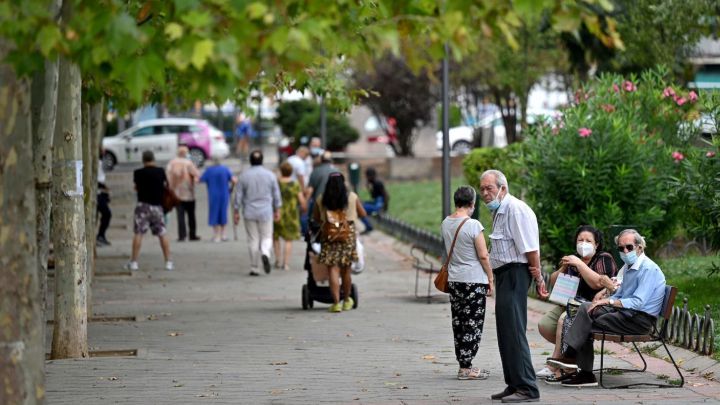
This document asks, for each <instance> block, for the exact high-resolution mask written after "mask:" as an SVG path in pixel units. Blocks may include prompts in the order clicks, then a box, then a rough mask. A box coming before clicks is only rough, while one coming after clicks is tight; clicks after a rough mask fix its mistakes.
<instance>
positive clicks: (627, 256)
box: [620, 250, 637, 267]
mask: <svg viewBox="0 0 720 405" xmlns="http://www.w3.org/2000/svg"><path fill="white" fill-rule="evenodd" d="M620 258H621V259H622V261H623V262H625V264H627V266H628V267H630V266H632V265H633V263H635V261H637V252H636V251H634V250H633V251H632V252H628V253H625V252H620Z"/></svg>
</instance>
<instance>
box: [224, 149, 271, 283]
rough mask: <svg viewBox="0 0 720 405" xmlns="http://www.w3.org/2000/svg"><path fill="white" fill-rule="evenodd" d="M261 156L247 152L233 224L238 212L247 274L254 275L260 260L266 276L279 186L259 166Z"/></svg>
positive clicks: (256, 152)
mask: <svg viewBox="0 0 720 405" xmlns="http://www.w3.org/2000/svg"><path fill="white" fill-rule="evenodd" d="M262 163H263V154H262V152H261V151H259V150H254V151H252V152H251V153H250V168H249V169H247V170H246V171H245V172H243V173H242V174H241V175H240V180H239V182H238V185H237V187H236V189H237V191H236V192H235V204H234V208H235V212H234V218H233V219H234V221H235V224H237V223H239V222H240V210H242V216H243V221H245V233H246V234H247V242H248V250H249V251H250V275H251V276H257V275H259V273H258V260H259V259H261V260H262V264H263V269H264V270H265V273H270V254H271V250H272V244H273V243H272V235H273V220H275V221H277V220H279V219H280V207H281V206H282V200H281V199H280V187H279V186H278V182H277V178H275V175H274V174H273V172H271V171H270V170H268V169H266V168H264V167H263V166H262Z"/></svg>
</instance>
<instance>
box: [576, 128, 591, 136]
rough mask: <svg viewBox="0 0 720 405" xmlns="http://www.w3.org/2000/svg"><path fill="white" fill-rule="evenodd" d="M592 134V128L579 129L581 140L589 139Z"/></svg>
mask: <svg viewBox="0 0 720 405" xmlns="http://www.w3.org/2000/svg"><path fill="white" fill-rule="evenodd" d="M591 134H592V129H590V128H580V129H578V135H580V137H581V138H587V137H589V136H590V135H591Z"/></svg>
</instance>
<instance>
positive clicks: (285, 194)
mask: <svg viewBox="0 0 720 405" xmlns="http://www.w3.org/2000/svg"><path fill="white" fill-rule="evenodd" d="M292 174H293V167H292V165H290V163H288V162H283V163H282V164H281V165H280V176H279V177H278V184H279V185H280V198H281V199H282V206H281V207H280V220H278V221H277V222H275V224H274V225H275V226H274V228H273V247H274V248H275V268H277V269H279V268H282V269H283V270H289V269H290V267H289V265H288V259H289V258H290V254H291V253H292V241H294V240H298V239H300V211H299V210H302V211H303V212H304V211H306V210H307V201H306V200H305V196H304V195H303V193H302V191H301V189H300V184H298V182H297V181H295V180H293V179H292ZM280 239H282V240H283V243H284V248H283V250H282V252H280ZM281 253H282V254H281ZM281 256H282V263H281V262H280V257H281Z"/></svg>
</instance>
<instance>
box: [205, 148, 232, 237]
mask: <svg viewBox="0 0 720 405" xmlns="http://www.w3.org/2000/svg"><path fill="white" fill-rule="evenodd" d="M213 163H214V164H213V165H212V166H210V167H208V168H207V169H205V173H203V175H202V177H200V181H202V182H203V183H205V184H207V190H208V225H210V226H212V227H213V238H212V241H213V242H224V241H227V240H228V238H227V237H226V236H225V225H227V222H228V219H227V212H228V203H229V202H230V189H231V188H232V186H233V185H234V184H235V183H237V178H235V176H233V174H232V172H231V171H230V169H229V168H228V167H227V166H224V165H222V164H221V163H220V161H219V160H218V159H213Z"/></svg>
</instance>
